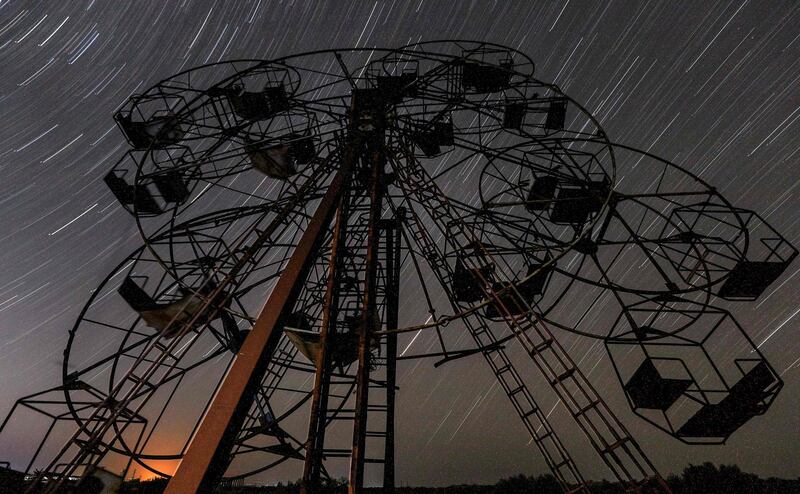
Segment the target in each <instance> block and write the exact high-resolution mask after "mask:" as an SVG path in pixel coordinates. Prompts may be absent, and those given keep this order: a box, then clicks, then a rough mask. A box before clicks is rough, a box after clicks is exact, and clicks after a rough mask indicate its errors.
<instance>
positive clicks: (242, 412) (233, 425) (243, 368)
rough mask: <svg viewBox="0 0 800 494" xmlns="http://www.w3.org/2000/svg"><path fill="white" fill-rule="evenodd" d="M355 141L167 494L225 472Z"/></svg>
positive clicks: (354, 154)
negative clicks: (282, 320) (280, 325)
mask: <svg viewBox="0 0 800 494" xmlns="http://www.w3.org/2000/svg"><path fill="white" fill-rule="evenodd" d="M359 142H360V139H359V138H358V137H357V136H355V137H351V139H350V142H349V143H348V145H346V146H345V148H344V153H343V158H342V165H341V167H340V169H339V172H338V173H337V174H336V176H335V177H334V179H333V181H332V182H331V184H330V185H329V186H328V190H327V191H326V193H325V196H324V197H323V198H322V201H321V202H320V204H319V206H318V207H317V210H316V211H315V213H314V216H313V217H312V218H311V221H310V222H309V224H308V227H307V228H306V230H305V231H304V232H303V236H302V238H301V239H300V242H299V243H298V245H297V247H296V248H295V250H294V252H293V253H292V257H291V258H290V259H289V262H288V263H287V265H286V268H285V269H284V270H283V274H282V275H281V277H280V279H279V280H278V283H277V284H276V285H275V288H274V289H273V290H272V293H271V294H270V296H269V299H268V300H267V303H266V304H265V305H264V308H263V309H262V311H261V313H260V314H259V316H258V318H257V319H256V322H255V324H254V325H253V329H252V331H250V334H248V335H247V338H246V339H245V341H244V343H243V344H242V346H241V348H240V349H239V352H238V353H237V355H236V360H235V361H234V362H233V365H232V366H231V369H230V371H229V372H228V374H227V375H226V376H225V380H224V382H223V383H222V386H220V389H219V392H218V393H217V396H216V397H215V398H214V402H213V403H212V404H211V407H210V408H209V410H208V413H207V414H206V416H205V417H204V418H203V422H202V424H201V425H200V427H199V428H198V430H197V433H196V434H195V436H194V438H193V439H192V442H191V444H190V445H189V448H188V450H187V451H186V454H185V455H184V457H183V459H182V461H181V463H180V465H179V466H178V470H177V471H176V472H175V475H174V476H173V477H172V479H171V480H170V482H169V484H168V485H167V489H166V490H165V491H164V492H165V494H191V493H198V492H199V493H210V492H211V491H212V490H213V489H214V487H215V486H216V484H217V483H218V482H219V480H220V479H221V478H222V475H223V474H224V473H225V470H226V469H227V466H228V464H229V456H230V451H231V448H232V447H233V442H234V440H235V437H236V434H237V432H238V430H239V428H240V427H241V425H242V423H243V421H244V419H245V417H246V415H247V412H248V411H249V408H250V404H251V402H252V399H251V398H250V399H248V397H250V396H252V394H253V391H254V390H255V389H256V388H257V387H258V386H259V385H260V384H261V379H262V378H263V375H264V372H265V371H266V368H267V365H268V363H269V359H270V353H271V347H272V346H274V342H275V341H277V337H279V336H280V332H279V330H278V331H276V328H278V327H279V323H280V321H281V319H282V318H283V317H284V316H285V315H286V313H287V311H289V310H291V308H292V303H293V302H294V300H295V298H296V295H297V293H298V292H299V290H300V288H301V287H302V284H303V283H304V282H305V277H306V274H307V272H308V269H309V267H310V265H311V264H312V263H313V260H314V257H315V256H316V252H317V251H318V248H319V244H320V242H321V240H322V238H323V236H324V234H325V232H326V231H327V229H328V226H329V225H330V222H331V219H332V216H333V213H334V211H335V208H336V205H337V203H338V201H339V197H340V195H341V188H342V184H343V183H345V182H346V181H347V180H349V177H350V171H351V169H352V165H353V163H354V162H355V160H356V159H357V158H358V149H359Z"/></svg>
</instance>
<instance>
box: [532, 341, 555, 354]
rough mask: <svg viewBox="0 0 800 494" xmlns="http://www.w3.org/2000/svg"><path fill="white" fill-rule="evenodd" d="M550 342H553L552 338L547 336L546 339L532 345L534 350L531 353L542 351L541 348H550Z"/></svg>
mask: <svg viewBox="0 0 800 494" xmlns="http://www.w3.org/2000/svg"><path fill="white" fill-rule="evenodd" d="M552 344H553V339H552V338H548V339H546V340H544V341H543V342H541V343H539V344H538V345H534V346H533V350H534V351H532V352H531V354H534V353H542V351H543V350H547V349H548V348H550V346H551V345H552Z"/></svg>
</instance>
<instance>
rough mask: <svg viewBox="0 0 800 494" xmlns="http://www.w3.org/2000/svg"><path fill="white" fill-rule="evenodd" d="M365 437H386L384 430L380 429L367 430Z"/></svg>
mask: <svg viewBox="0 0 800 494" xmlns="http://www.w3.org/2000/svg"><path fill="white" fill-rule="evenodd" d="M365 436H366V437H386V432H382V431H367V432H366V433H365Z"/></svg>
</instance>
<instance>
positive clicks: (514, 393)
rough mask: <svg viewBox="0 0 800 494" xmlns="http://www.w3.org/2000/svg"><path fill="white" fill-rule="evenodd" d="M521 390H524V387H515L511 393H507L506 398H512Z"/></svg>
mask: <svg viewBox="0 0 800 494" xmlns="http://www.w3.org/2000/svg"><path fill="white" fill-rule="evenodd" d="M523 389H525V386H522V385H521V386H518V387H516V388H514V389H512V390H511V391H509V392H508V396H514V395H516V394H517V393H519V392H520V391H522V390H523Z"/></svg>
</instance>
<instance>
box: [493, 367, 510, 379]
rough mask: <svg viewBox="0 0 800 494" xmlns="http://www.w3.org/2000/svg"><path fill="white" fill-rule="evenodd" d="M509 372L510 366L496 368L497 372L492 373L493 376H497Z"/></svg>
mask: <svg viewBox="0 0 800 494" xmlns="http://www.w3.org/2000/svg"><path fill="white" fill-rule="evenodd" d="M509 370H511V365H510V364H508V365H504V366H502V367H498V368H497V370H496V371H494V373H495V375H497V376H499V375H500V374H502V373H503V372H508V371H509Z"/></svg>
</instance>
